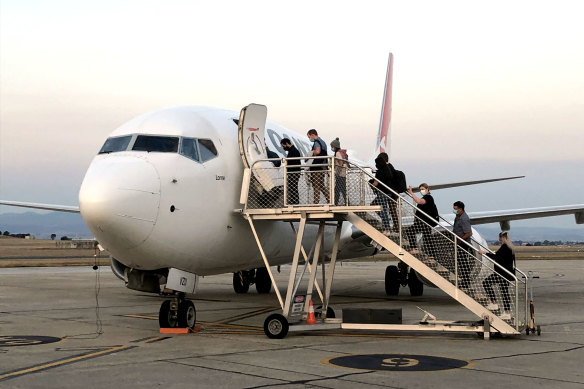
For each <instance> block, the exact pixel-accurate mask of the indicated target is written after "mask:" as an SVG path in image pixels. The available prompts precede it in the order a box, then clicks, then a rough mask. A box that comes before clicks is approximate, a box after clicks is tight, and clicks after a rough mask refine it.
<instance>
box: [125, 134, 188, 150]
mask: <svg viewBox="0 0 584 389" xmlns="http://www.w3.org/2000/svg"><path fill="white" fill-rule="evenodd" d="M132 150H136V151H148V152H151V151H156V152H160V153H176V152H178V138H175V137H169V136H150V135H138V137H137V138H136V142H134V147H132Z"/></svg>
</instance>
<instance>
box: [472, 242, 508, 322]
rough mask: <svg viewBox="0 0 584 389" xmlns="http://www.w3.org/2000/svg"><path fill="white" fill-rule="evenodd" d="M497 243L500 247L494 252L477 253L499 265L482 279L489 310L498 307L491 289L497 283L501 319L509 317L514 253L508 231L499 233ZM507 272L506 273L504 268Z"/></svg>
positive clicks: (494, 309)
mask: <svg viewBox="0 0 584 389" xmlns="http://www.w3.org/2000/svg"><path fill="white" fill-rule="evenodd" d="M499 243H500V244H501V247H499V250H497V252H496V253H495V254H491V253H487V252H485V251H484V250H479V251H478V253H479V254H486V255H487V256H489V257H490V258H491V259H493V260H494V261H495V262H496V263H497V264H499V265H500V266H501V267H499V266H495V272H494V273H493V274H491V275H490V276H488V277H487V278H485V280H484V281H483V287H484V288H485V291H486V292H487V296H489V300H490V303H489V304H488V305H487V309H488V310H490V311H496V310H498V309H499V305H498V304H497V298H496V297H495V291H494V290H493V285H495V284H498V285H499V291H500V292H501V296H502V297H503V309H504V311H503V313H502V314H501V315H500V316H499V317H500V318H501V319H503V320H509V319H511V297H510V296H509V283H510V282H512V281H513V280H514V278H513V275H512V274H515V254H514V252H513V243H512V242H511V238H510V237H509V233H507V232H501V233H500V234H499ZM501 268H503V269H505V270H507V271H508V272H509V273H507V272H506V271H505V270H503V269H501Z"/></svg>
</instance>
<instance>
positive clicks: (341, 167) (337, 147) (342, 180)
mask: <svg viewBox="0 0 584 389" xmlns="http://www.w3.org/2000/svg"><path fill="white" fill-rule="evenodd" d="M331 150H332V151H334V153H335V158H338V159H335V205H349V202H348V201H347V168H348V164H347V162H345V161H341V160H342V159H344V160H347V159H349V156H348V155H347V150H345V149H341V142H340V141H339V138H335V140H333V141H332V142H331ZM341 195H342V196H343V201H342V202H341Z"/></svg>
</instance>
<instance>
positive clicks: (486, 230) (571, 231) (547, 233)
mask: <svg viewBox="0 0 584 389" xmlns="http://www.w3.org/2000/svg"><path fill="white" fill-rule="evenodd" d="M475 228H476V230H477V231H478V232H479V233H480V234H481V235H482V236H483V238H485V239H486V240H488V241H497V240H498V239H499V232H501V230H500V229H499V228H497V227H491V226H484V225H481V226H475ZM509 234H510V236H511V239H512V240H513V241H518V240H522V241H525V242H538V241H539V242H543V241H544V240H546V239H547V240H549V241H562V242H584V226H582V225H574V227H573V228H560V227H513V223H511V230H510V231H509Z"/></svg>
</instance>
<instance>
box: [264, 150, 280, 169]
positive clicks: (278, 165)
mask: <svg viewBox="0 0 584 389" xmlns="http://www.w3.org/2000/svg"><path fill="white" fill-rule="evenodd" d="M266 154H267V155H268V158H269V159H272V158H280V156H279V155H278V154H276V153H275V152H273V151H272V150H270V149H269V148H268V145H266ZM270 162H271V163H272V164H273V165H274V166H275V167H280V165H281V163H282V161H280V160H279V159H278V160H277V161H275V160H274V161H270Z"/></svg>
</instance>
